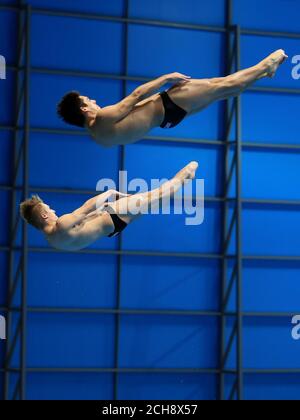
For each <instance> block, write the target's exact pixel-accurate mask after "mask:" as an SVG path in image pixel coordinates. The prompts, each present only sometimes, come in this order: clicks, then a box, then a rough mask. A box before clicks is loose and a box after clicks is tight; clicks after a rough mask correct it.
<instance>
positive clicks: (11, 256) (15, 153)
mask: <svg viewBox="0 0 300 420" xmlns="http://www.w3.org/2000/svg"><path fill="white" fill-rule="evenodd" d="M17 39H18V45H17V51H18V64H17V65H18V68H19V67H21V64H22V53H23V12H22V0H20V1H19V12H18V38H17ZM21 86H22V74H21V70H18V71H17V73H16V93H15V112H16V115H17V118H16V120H15V126H16V127H15V131H14V140H13V165H12V176H13V180H12V192H11V194H12V195H11V220H10V251H9V278H8V287H7V309H8V312H7V323H6V326H7V337H6V338H7V340H6V353H5V362H4V372H5V373H4V400H9V399H10V394H9V388H10V373H9V366H10V360H9V359H10V357H9V355H10V354H11V352H13V348H12V349H11V348H10V347H11V346H12V347H13V346H14V345H15V344H14V343H12V342H11V336H12V338H13V332H12V313H11V311H10V306H11V305H10V302H11V300H12V298H13V297H12V296H11V293H12V286H13V283H14V266H15V251H14V249H13V248H14V243H15V237H14V236H15V235H14V228H15V226H16V225H17V217H18V215H17V214H16V201H17V191H16V177H15V173H16V172H17V170H18V168H17V167H18V163H17V162H18V138H19V132H18V129H17V126H18V122H19V118H18V115H19V114H20V112H19V111H20V108H21V107H22V101H20V102H19V98H20V97H21V94H22V92H20V90H21ZM16 281H17V280H16Z"/></svg>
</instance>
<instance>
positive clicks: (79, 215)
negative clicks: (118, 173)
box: [58, 190, 127, 231]
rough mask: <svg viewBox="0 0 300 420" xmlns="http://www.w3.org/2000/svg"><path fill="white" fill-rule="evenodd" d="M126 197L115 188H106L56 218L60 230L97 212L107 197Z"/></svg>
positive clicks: (78, 222) (70, 226) (71, 226)
mask: <svg viewBox="0 0 300 420" xmlns="http://www.w3.org/2000/svg"><path fill="white" fill-rule="evenodd" d="M121 197H127V194H123V193H120V192H119V191H116V190H108V191H106V192H105V193H103V194H100V195H97V196H96V197H93V198H91V199H90V200H88V201H86V202H85V203H84V204H83V206H81V207H79V208H78V209H77V210H75V211H73V213H70V214H65V215H64V216H62V217H60V218H59V220H58V227H59V228H60V229H62V230H65V231H66V230H69V229H72V228H73V226H75V225H78V224H81V223H83V222H84V221H86V220H87V219H91V218H93V217H95V216H96V215H97V214H98V209H99V208H100V207H101V206H102V205H103V204H104V203H105V202H106V201H107V200H109V199H115V200H117V199H119V198H121Z"/></svg>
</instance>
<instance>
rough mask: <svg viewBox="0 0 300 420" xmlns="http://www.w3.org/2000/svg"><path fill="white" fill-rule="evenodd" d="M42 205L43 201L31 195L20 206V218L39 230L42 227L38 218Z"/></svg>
mask: <svg viewBox="0 0 300 420" xmlns="http://www.w3.org/2000/svg"><path fill="white" fill-rule="evenodd" d="M43 204H44V202H43V200H42V199H41V198H40V197H39V196H38V195H33V196H32V197H31V198H29V199H27V200H25V201H23V203H21V204H20V213H21V216H22V218H23V219H24V220H25V221H26V222H27V223H29V224H30V225H32V226H34V227H35V228H36V229H39V230H40V229H42V227H43V223H42V219H41V217H40V210H41V208H42V205H43Z"/></svg>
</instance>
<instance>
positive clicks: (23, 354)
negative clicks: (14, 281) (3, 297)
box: [21, 5, 31, 400]
mask: <svg viewBox="0 0 300 420" xmlns="http://www.w3.org/2000/svg"><path fill="white" fill-rule="evenodd" d="M30 24H31V7H30V5H27V7H26V57H25V108H24V109H25V115H24V117H25V118H24V121H25V131H24V161H23V178H24V184H23V198H24V199H25V198H27V197H28V193H29V141H30V97H29V95H30V32H31V26H30ZM22 251H23V261H22V265H23V267H22V306H21V317H22V328H21V400H25V399H26V357H27V266H28V228H27V223H24V222H23V244H22Z"/></svg>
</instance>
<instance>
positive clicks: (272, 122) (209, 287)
mask: <svg viewBox="0 0 300 420" xmlns="http://www.w3.org/2000/svg"><path fill="white" fill-rule="evenodd" d="M4 3H5V4H8V3H11V4H14V1H10V2H8V1H4V0H1V1H0V4H4ZM27 3H29V4H31V5H32V6H34V7H42V8H46V7H49V8H53V9H61V10H72V11H80V12H95V13H100V14H107V15H111V16H122V15H123V13H124V4H123V1H122V0H113V1H110V2H100V1H97V0H89V1H86V2H82V1H79V0H72V1H71V0H59V1H58V0H56V1H53V0H31V1H29V0H28V1H27ZM299 13H300V3H299V2H298V1H296V0H288V1H287V0H259V1H258V0H255V1H249V0H235V1H234V16H233V17H234V22H235V23H238V24H240V25H241V26H242V27H243V28H252V29H263V30H276V31H277V30H281V31H293V32H297V31H298V32H300V21H299V19H298V16H299ZM130 17H134V18H143V19H158V20H166V21H171V22H182V23H193V24H197V23H198V24H209V25H215V26H223V25H224V23H225V4H224V0H210V1H208V0H201V1H199V0H152V1H151V2H149V1H144V0H131V1H130ZM16 26H17V18H16V14H15V13H13V12H3V11H1V12H0V54H1V55H4V56H5V57H6V58H7V62H8V63H9V64H11V65H13V64H15V62H16ZM128 36H129V51H128V73H129V74H130V75H132V76H145V77H155V76H158V75H160V74H163V73H167V72H173V71H180V72H183V73H187V74H191V75H192V76H193V77H195V78H202V77H215V76H221V75H223V73H224V45H225V39H224V35H222V34H218V33H211V32H196V31H192V30H185V29H174V28H163V27H159V26H142V25H129V33H128ZM241 48H242V67H246V66H249V65H252V64H255V63H256V62H257V61H258V60H260V59H262V58H263V57H264V56H265V55H267V54H268V53H269V52H270V51H272V50H275V49H277V48H285V49H286V50H287V52H288V54H289V55H290V56H294V55H296V54H299V53H300V51H299V42H298V40H291V39H288V38H278V37H277V38H271V37H262V36H261V37H260V36H249V35H244V36H243V37H242V43H241ZM123 49H124V26H123V25H122V24H121V23H110V22H102V21H96V20H84V19H79V18H65V17H55V16H44V15H41V14H36V13H34V14H33V15H32V35H31V65H32V67H48V68H51V69H65V70H78V71H88V72H99V73H111V74H115V75H118V74H122V73H123V72H124V68H123ZM291 70H292V64H291V62H290V61H289V62H288V63H287V64H286V65H285V66H284V67H283V68H282V69H281V70H280V71H279V73H278V76H277V77H276V78H275V79H274V80H262V81H261V82H259V83H258V85H259V86H266V87H270V86H273V87H287V88H299V86H300V81H295V80H293V79H292V77H291ZM135 86H136V84H135V83H133V82H128V83H127V90H128V93H129V92H130V91H131V90H132V89H133V88H134V87H135ZM0 88H1V94H0V109H1V114H0V124H1V125H5V126H8V125H12V124H13V123H14V117H15V115H14V73H13V72H11V71H9V72H8V78H7V80H6V81H0ZM122 88H123V87H122V82H121V81H116V80H110V79H97V78H92V77H91V78H87V77H69V76H61V75H46V74H40V73H36V72H33V73H32V75H31V93H30V107H31V113H30V120H31V125H32V126H33V127H41V128H43V127H44V128H46V127H47V128H66V127H65V126H64V124H63V123H62V122H61V121H59V119H58V118H57V116H56V110H55V105H56V103H57V101H58V99H59V98H60V97H61V96H62V95H63V94H64V92H65V91H67V90H70V89H78V90H80V91H82V92H84V93H85V94H87V95H89V96H92V97H95V98H96V99H97V100H98V101H99V103H101V104H102V105H107V104H110V103H113V102H117V101H119V100H120V99H121V98H122ZM223 106H224V105H223V104H222V103H218V104H215V105H213V106H211V107H210V108H208V109H207V110H205V111H204V112H202V113H201V114H199V115H197V116H194V117H192V118H190V119H187V120H186V121H184V122H183V123H182V124H181V125H180V126H178V127H177V128H175V129H174V130H172V132H168V133H167V135H171V136H173V137H184V138H201V139H209V140H219V139H220V135H221V133H222V129H221V128H222V124H223V117H222V115H223V109H224V108H223ZM242 109H243V118H242V120H243V121H242V123H243V133H242V135H243V141H247V142H256V143H280V144H282V143H296V144H298V143H300V141H299V135H298V132H299V126H298V114H299V97H298V96H297V95H292V94H273V93H261V92H248V93H245V94H244V95H243V99H242ZM163 134H164V133H162V131H161V130H160V129H157V130H154V131H153V135H163ZM0 147H1V153H0V184H1V185H9V184H10V182H11V176H12V133H11V131H9V130H0ZM223 153H224V150H223V149H222V147H219V146H215V145H211V146H210V145H209V146H199V145H196V144H194V145H187V144H184V143H178V144H172V143H159V142H157V141H156V142H154V141H142V142H140V143H138V144H135V145H131V146H128V147H126V154H125V166H126V169H127V170H128V172H129V178H133V177H145V178H146V179H147V180H148V179H150V178H152V177H155V178H156V177H161V178H162V177H169V176H171V175H172V174H173V173H175V172H176V171H177V170H178V169H179V168H181V167H182V166H183V165H185V164H186V163H187V162H188V161H190V160H198V161H199V162H200V171H199V175H200V176H201V177H203V178H205V182H206V195H207V196H211V197H213V196H214V197H220V196H221V194H222V182H223V179H222V168H223V167H222V162H223ZM119 158H120V150H119V149H118V148H113V149H103V148H101V147H99V146H96V145H95V144H94V143H93V142H92V141H91V140H90V139H89V138H88V137H85V136H71V135H55V134H41V133H31V136H30V162H29V166H30V185H31V187H32V188H39V187H57V188H75V189H89V190H93V189H94V188H95V185H96V183H97V181H98V179H100V178H103V177H105V178H107V177H108V178H113V179H117V177H118V170H119V163H120V161H119ZM299 163H300V159H299V154H298V153H295V152H289V151H287V150H284V149H283V150H280V151H274V150H271V149H267V150H266V149H259V148H256V149H252V148H251V149H250V148H248V149H245V150H244V151H243V162H242V167H243V197H244V198H255V199H260V198H265V199H286V200H299V199H300V193H299V185H298V184H299V183H298V178H299V172H300V171H299ZM10 194H11V193H10V192H7V191H4V190H3V189H1V190H0V212H1V215H2V220H7V219H9V214H10V208H9V205H10ZM43 198H44V200H45V201H46V202H48V203H49V204H50V205H51V206H53V207H54V208H56V209H57V211H58V213H60V214H62V213H64V212H69V211H71V210H72V209H74V208H76V207H77V206H78V205H80V204H81V203H82V202H83V201H84V200H85V199H86V196H84V195H80V194H78V195H65V194H59V193H55V194H54V193H47V194H43ZM221 220H222V207H221V205H220V204H214V203H210V204H208V205H207V207H206V219H205V223H204V224H203V225H201V226H197V227H186V226H185V225H184V221H183V218H182V217H179V216H147V217H145V218H144V219H141V220H139V221H138V222H136V223H135V224H134V225H133V226H131V227H130V228H128V230H126V232H125V233H124V236H123V249H124V250H146V251H166V252H167V251H174V252H201V253H210V254H212V253H215V254H218V253H220V251H221V224H220V222H221ZM299 237H300V213H299V208H291V207H288V206H266V205H257V204H256V205H253V204H251V205H250V204H249V205H244V207H243V253H244V254H245V255H270V256H276V255H287V256H288V255H293V256H297V255H299ZM18 242H19V243H20V239H19V241H18ZM29 242H30V246H31V247H38V246H39V247H40V246H41V247H47V244H46V243H45V241H44V239H43V238H42V237H41V236H40V235H39V234H38V232H35V231H34V230H33V229H30V237H29ZM7 244H8V229H7V224H6V223H2V224H1V229H0V245H2V246H5V245H7ZM92 248H94V249H106V250H117V248H118V242H117V240H116V239H113V240H112V239H104V240H102V241H101V242H99V243H96V244H95V245H94V246H93V247H92ZM7 264H8V255H7V253H6V252H4V251H3V252H0V267H1V271H0V306H1V305H5V301H6V284H7V276H8V274H7ZM117 264H118V261H117V257H116V256H99V255H80V256H74V255H69V254H59V253H39V254H37V253H34V252H30V254H29V266H28V306H30V307H42V306H50V307H63V308H72V307H81V308H108V309H109V308H115V306H116V285H117ZM299 268H300V267H299V263H296V262H278V261H277V262H275V261H274V262H272V261H267V260H261V261H256V260H254V261H247V262H245V263H244V267H243V283H244V285H243V289H244V295H243V310H244V311H246V312H268V311H273V312H278V311H287V312H293V311H295V313H297V311H298V312H299V310H300V309H299V299H298V296H299V292H300V286H299V272H300V271H299ZM220 289H221V265H220V263H219V262H217V260H205V259H204V260H199V259H183V258H178V259H176V258H171V257H168V258H162V257H131V256H128V257H124V258H122V278H121V308H122V309H130V308H132V309H157V310H159V309H182V310H198V311H201V310H208V311H218V310H219V307H220ZM16 303H17V302H16ZM120 319H121V321H120V354H119V361H118V363H119V367H122V368H126V367H128V368H130V367H134V368H172V367H174V368H218V364H219V354H218V351H219V339H220V323H219V320H218V318H217V317H215V316H212V317H199V316H194V317H193V316H191V317H187V316H166V315H165V316H162V315H161V316H158V315H143V316H142V315H134V316H133V315H122V316H121V318H120ZM27 324H28V336H27V343H28V355H27V366H28V367H30V368H38V367H53V368H55V367H56V368H59V367H70V368H72V367H73V368H76V367H85V368H97V367H98V368H113V367H114V342H115V332H116V331H115V328H116V324H115V316H114V315H110V314H107V315H101V314H98V315H95V314H89V313H86V314H81V315H77V314H66V313H61V314H59V313H58V314H43V313H30V314H29V316H28V322H27ZM243 335H244V360H243V364H244V368H245V369H284V368H287V369H291V368H300V359H299V357H298V354H299V350H300V342H296V341H293V340H292V338H291V320H290V318H288V317H287V318H266V319H265V318H259V317H253V318H245V319H244V330H243ZM0 346H1V348H0V350H1V352H0V354H3V349H4V343H3V342H0ZM17 356H18V355H17V354H15V357H14V361H13V362H14V363H15V364H17ZM2 361H3V358H2ZM0 379H1V380H3V375H2V376H0ZM2 382H3V381H2ZM1 387H2V384H1V385H0V391H1ZM217 391H218V377H217V375H214V374H211V375H202V374H121V375H119V378H118V397H119V398H120V399H139V398H145V399H156V398H157V399H164V398H174V399H175V398H178V399H186V398H190V399H215V398H217V396H218V393H217ZM244 391H245V398H249V399H264V398H270V399H285V398H296V399H298V398H299V395H300V377H299V375H298V376H297V375H288V374H287V375H274V376H272V375H263V374H250V373H249V374H246V375H245V389H244ZM112 396H113V374H91V373H89V374H87V373H81V374H67V373H65V374H62V373H50V374H49V373H48V374H47V373H44V374H42V373H28V375H27V398H28V399H40V398H42V399H63V398H68V399H69V398H70V399H101V398H102V399H109V398H112Z"/></svg>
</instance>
